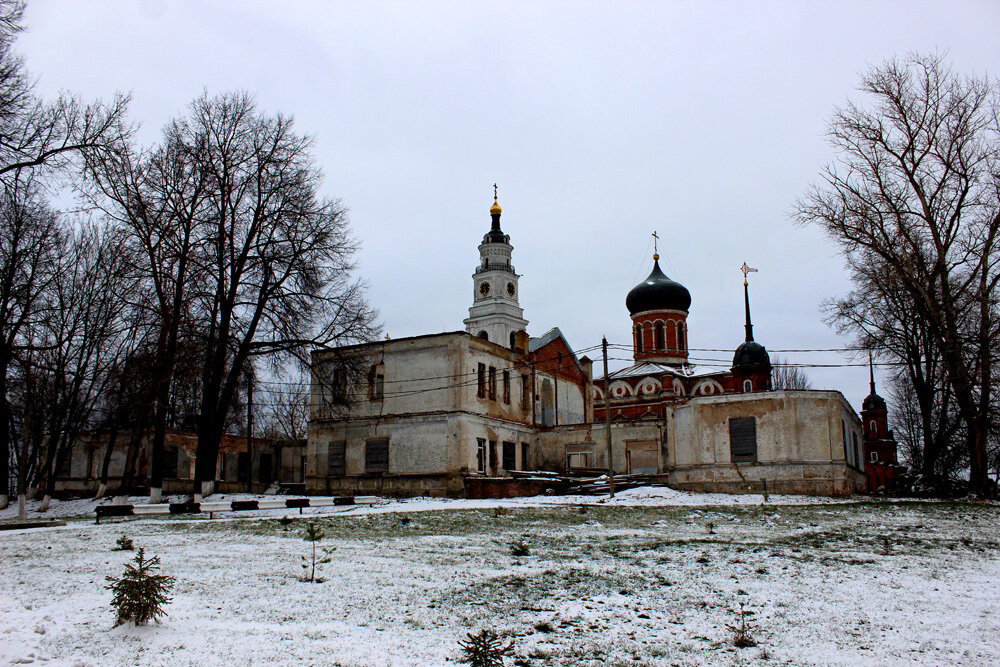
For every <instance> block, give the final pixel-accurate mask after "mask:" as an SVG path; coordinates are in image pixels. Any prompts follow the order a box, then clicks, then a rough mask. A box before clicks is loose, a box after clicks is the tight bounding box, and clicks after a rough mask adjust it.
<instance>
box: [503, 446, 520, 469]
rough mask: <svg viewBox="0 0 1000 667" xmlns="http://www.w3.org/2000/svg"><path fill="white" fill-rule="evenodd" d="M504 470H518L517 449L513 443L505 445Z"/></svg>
mask: <svg viewBox="0 0 1000 667" xmlns="http://www.w3.org/2000/svg"><path fill="white" fill-rule="evenodd" d="M503 469H504V470H517V449H516V447H515V445H514V443H513V442H504V443H503Z"/></svg>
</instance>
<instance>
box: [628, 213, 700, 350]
mask: <svg viewBox="0 0 1000 667" xmlns="http://www.w3.org/2000/svg"><path fill="white" fill-rule="evenodd" d="M657 239H658V237H657V236H656V233H655V232H654V233H653V242H654V246H653V270H652V272H650V274H649V276H648V277H647V278H646V279H645V280H643V281H642V282H641V283H639V284H638V285H636V286H635V287H633V288H632V290H631V291H630V292H629V293H628V296H627V297H625V307H626V308H628V312H629V315H630V316H631V317H632V346H633V353H632V356H633V357H634V358H635V360H636V361H655V362H659V363H662V364H669V365H671V366H683V365H684V364H686V363H687V358H688V341H687V316H688V308H690V307H691V293H690V292H688V290H687V288H686V287H684V285H681V284H680V283H679V282H677V281H675V280H671V279H670V278H668V277H667V276H666V275H665V274H664V273H663V271H661V270H660V255H659V253H658V252H657V251H656V245H655V243H656V240H657Z"/></svg>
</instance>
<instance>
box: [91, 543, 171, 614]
mask: <svg viewBox="0 0 1000 667" xmlns="http://www.w3.org/2000/svg"><path fill="white" fill-rule="evenodd" d="M133 560H134V561H135V565H133V564H132V563H125V573H124V574H123V575H122V576H121V577H120V578H118V577H106V578H107V580H108V581H110V582H111V583H110V584H108V585H107V586H105V588H107V589H108V590H110V591H111V592H112V593H114V595H113V596H112V597H111V606H112V607H114V608H115V610H116V611H117V612H118V617H117V619H116V620H115V625H116V626H118V625H121V624H123V623H125V622H127V621H132V622H134V623H135V624H136V625H145V624H146V623H148V622H150V621H155V620H157V619H158V618H159V617H160V616H165V615H166V612H165V611H163V607H164V605H167V604H169V603H170V596H168V595H167V593H169V592H170V588H171V587H172V586H173V585H174V581H175V579H174V578H173V577H168V576H166V575H164V574H155V571H156V570H158V569H159V566H160V558H159V556H153V557H152V558H150V559H149V560H146V550H145V549H142V548H140V549H139V552H138V553H136V555H135V558H134V559H133Z"/></svg>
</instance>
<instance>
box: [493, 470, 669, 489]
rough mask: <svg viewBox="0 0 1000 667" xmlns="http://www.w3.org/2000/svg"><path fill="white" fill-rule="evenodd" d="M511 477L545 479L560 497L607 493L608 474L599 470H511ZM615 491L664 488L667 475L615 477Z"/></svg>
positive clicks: (623, 475)
mask: <svg viewBox="0 0 1000 667" xmlns="http://www.w3.org/2000/svg"><path fill="white" fill-rule="evenodd" d="M510 475H511V477H514V478H517V479H545V480H547V481H550V482H551V488H552V490H553V491H554V492H555V493H558V494H561V495H577V494H579V495H601V494H606V493H608V492H609V489H608V474H607V471H606V470H600V469H576V470H570V471H567V472H565V473H558V472H551V471H548V470H511V471H510ZM614 479H615V491H624V490H625V489H633V488H635V487H637V486H665V485H666V483H667V475H665V474H644V475H625V474H622V475H615V477H614Z"/></svg>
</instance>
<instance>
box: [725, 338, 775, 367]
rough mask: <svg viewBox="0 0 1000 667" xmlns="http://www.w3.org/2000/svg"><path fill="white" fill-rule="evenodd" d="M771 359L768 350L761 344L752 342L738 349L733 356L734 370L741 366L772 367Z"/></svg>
mask: <svg viewBox="0 0 1000 667" xmlns="http://www.w3.org/2000/svg"><path fill="white" fill-rule="evenodd" d="M770 365H771V357H769V356H768V355H767V350H765V349H764V346H763V345H761V344H760V343H758V342H756V341H752V340H748V341H747V342H745V343H743V344H742V345H740V346H739V347H738V348H736V354H735V355H733V368H739V367H741V366H770Z"/></svg>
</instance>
